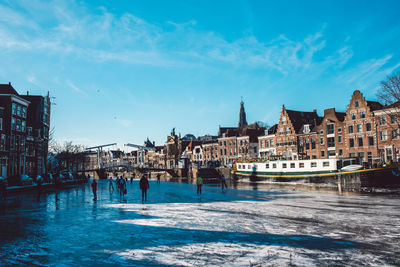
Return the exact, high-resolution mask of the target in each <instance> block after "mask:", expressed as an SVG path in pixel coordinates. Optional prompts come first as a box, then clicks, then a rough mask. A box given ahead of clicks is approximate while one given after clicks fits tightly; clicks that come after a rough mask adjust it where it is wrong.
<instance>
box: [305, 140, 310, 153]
mask: <svg viewBox="0 0 400 267" xmlns="http://www.w3.org/2000/svg"><path fill="white" fill-rule="evenodd" d="M305 141H306V150H309V149H310V140H309V139H306V140H305Z"/></svg>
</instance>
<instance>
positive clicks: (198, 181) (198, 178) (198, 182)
mask: <svg viewBox="0 0 400 267" xmlns="http://www.w3.org/2000/svg"><path fill="white" fill-rule="evenodd" d="M196 184H197V194H198V195H201V187H202V185H203V178H201V177H200V176H199V177H197V180H196Z"/></svg>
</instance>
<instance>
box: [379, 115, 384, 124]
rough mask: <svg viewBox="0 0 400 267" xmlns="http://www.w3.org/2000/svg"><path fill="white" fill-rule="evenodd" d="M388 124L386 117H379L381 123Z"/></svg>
mask: <svg viewBox="0 0 400 267" xmlns="http://www.w3.org/2000/svg"><path fill="white" fill-rule="evenodd" d="M385 124H386V117H385V116H381V117H379V125H385Z"/></svg>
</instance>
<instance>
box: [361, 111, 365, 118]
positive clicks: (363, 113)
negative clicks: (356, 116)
mask: <svg viewBox="0 0 400 267" xmlns="http://www.w3.org/2000/svg"><path fill="white" fill-rule="evenodd" d="M360 119H365V112H364V111H361V112H360Z"/></svg>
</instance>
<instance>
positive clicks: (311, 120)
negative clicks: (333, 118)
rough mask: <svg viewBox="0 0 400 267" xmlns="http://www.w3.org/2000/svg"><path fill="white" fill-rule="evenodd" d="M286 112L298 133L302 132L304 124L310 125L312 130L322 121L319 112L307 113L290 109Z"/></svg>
mask: <svg viewBox="0 0 400 267" xmlns="http://www.w3.org/2000/svg"><path fill="white" fill-rule="evenodd" d="M286 112H287V114H288V116H289V119H290V121H291V122H292V124H293V127H294V130H295V132H296V133H298V132H299V131H300V129H301V128H302V126H303V125H304V124H310V125H311V127H310V128H312V127H313V126H315V125H316V124H319V123H320V121H321V119H322V118H321V117H318V115H317V112H305V111H296V110H289V109H287V110H286Z"/></svg>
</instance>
